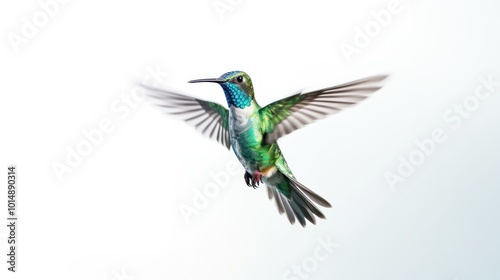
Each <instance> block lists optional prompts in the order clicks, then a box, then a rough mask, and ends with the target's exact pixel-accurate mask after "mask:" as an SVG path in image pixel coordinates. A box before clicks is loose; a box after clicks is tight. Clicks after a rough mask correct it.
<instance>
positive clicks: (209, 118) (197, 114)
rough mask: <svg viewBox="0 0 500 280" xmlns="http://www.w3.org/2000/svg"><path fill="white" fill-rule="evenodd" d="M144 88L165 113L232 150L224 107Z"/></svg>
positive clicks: (181, 95) (227, 114)
mask: <svg viewBox="0 0 500 280" xmlns="http://www.w3.org/2000/svg"><path fill="white" fill-rule="evenodd" d="M142 86H143V87H144V88H146V89H147V90H149V93H148V95H149V96H150V97H152V98H153V99H154V100H156V102H155V103H156V105H157V106H158V107H160V108H161V109H162V111H163V112H164V113H166V114H169V115H173V116H176V117H179V118H181V119H182V120H184V121H185V122H187V123H189V124H191V125H193V126H194V127H195V128H196V130H198V131H199V132H201V133H202V134H203V135H205V136H208V137H209V138H211V139H214V140H217V141H218V142H219V143H221V144H222V145H223V146H225V147H226V148H227V149H230V143H229V130H228V116H229V112H228V110H227V109H226V108H224V107H223V106H222V105H220V104H217V103H214V102H210V101H205V100H201V99H197V98H194V97H190V96H186V95H183V94H179V93H176V92H173V91H170V90H165V89H158V88H152V87H148V86H145V85H142Z"/></svg>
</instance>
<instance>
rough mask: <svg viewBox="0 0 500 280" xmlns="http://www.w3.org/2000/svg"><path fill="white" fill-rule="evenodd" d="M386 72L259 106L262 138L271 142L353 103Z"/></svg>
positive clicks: (384, 76) (378, 86)
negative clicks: (263, 134) (263, 135)
mask: <svg viewBox="0 0 500 280" xmlns="http://www.w3.org/2000/svg"><path fill="white" fill-rule="evenodd" d="M385 78H387V75H380V76H372V77H367V78H364V79H360V80H356V81H352V82H349V83H345V84H342V85H338V86H333V87H328V88H324V89H320V90H316V91H312V92H307V93H298V94H295V95H292V96H290V97H287V98H284V99H281V100H278V101H275V102H273V103H271V104H269V105H267V106H265V107H263V108H261V109H260V111H259V113H260V115H261V119H262V125H263V130H264V132H265V133H266V134H265V138H264V142H265V143H267V144H272V143H274V142H276V140H278V139H279V138H280V137H282V136H284V135H287V134H289V133H291V132H293V131H295V130H297V129H299V128H301V127H303V126H305V125H307V124H310V123H312V122H314V121H316V120H318V119H322V118H324V117H326V116H328V115H333V114H335V113H338V112H340V111H341V110H343V109H345V108H348V107H351V106H354V105H356V104H357V103H359V102H360V101H362V100H364V99H365V98H367V97H368V96H369V95H370V94H371V93H373V92H375V91H377V90H379V89H380V88H382V86H380V85H377V83H379V82H381V81H383V80H384V79H385Z"/></svg>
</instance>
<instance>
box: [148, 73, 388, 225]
mask: <svg viewBox="0 0 500 280" xmlns="http://www.w3.org/2000/svg"><path fill="white" fill-rule="evenodd" d="M386 77H387V75H378V76H371V77H367V78H363V79H359V80H355V81H351V82H348V83H344V84H341V85H336V86H331V87H327V88H323V89H320V90H314V91H309V92H299V93H296V94H293V95H291V96H289V97H286V98H283V99H280V100H278V101H275V102H272V103H270V104H269V105H267V106H264V107H261V106H260V105H259V104H258V103H257V100H256V99H255V93H254V88H253V84H252V80H251V79H250V76H249V75H248V74H247V73H245V72H243V71H231V72H227V73H224V74H222V76H220V77H219V78H210V79H198V80H191V81H189V83H216V84H219V86H221V87H222V90H223V91H224V95H225V97H226V101H227V108H226V107H224V106H222V105H220V104H218V103H215V102H211V101H206V100H202V99H198V98H194V97H190V96H188V95H185V94H182V93H179V92H175V91H172V90H166V89H159V88H152V87H148V86H144V87H145V88H146V89H148V90H149V96H150V97H152V98H154V99H155V100H156V101H157V105H158V106H159V107H160V108H161V109H162V110H163V111H164V112H165V113H167V114H170V115H174V116H178V117H180V118H181V119H183V120H184V121H186V122H187V123H188V124H191V125H193V126H194V127H195V128H196V129H197V130H198V131H199V132H201V133H202V134H204V135H206V136H208V137H210V138H212V139H214V140H216V141H218V142H219V143H220V144H222V145H223V146H224V147H226V148H227V149H228V150H230V149H231V148H232V149H233V151H234V153H235V155H236V157H237V158H238V160H239V162H240V163H241V164H242V165H243V167H244V169H245V174H244V176H243V178H244V180H245V183H246V185H247V186H249V187H253V188H254V189H255V188H257V187H258V186H259V185H260V184H261V183H263V184H264V185H265V186H266V187H267V194H268V197H269V199H270V200H274V201H275V204H276V207H277V208H278V212H279V213H280V214H283V213H286V217H287V218H288V221H289V222H290V224H292V225H293V224H294V223H295V221H296V220H297V221H298V222H299V223H300V224H301V225H302V227H305V226H306V220H307V221H309V222H310V223H312V224H316V218H315V216H316V217H318V218H321V219H325V215H324V214H323V213H322V212H321V211H320V210H319V209H318V205H319V206H322V207H325V208H328V207H331V204H330V203H329V202H328V201H327V200H325V199H324V198H322V197H321V196H320V195H318V194H316V193H315V192H313V191H312V190H311V189H309V188H307V187H306V186H305V185H304V184H302V183H300V182H299V181H298V180H297V178H296V177H295V176H294V175H293V173H292V171H291V169H290V167H289V166H288V164H287V162H286V160H285V158H284V156H283V154H282V152H281V149H280V147H279V145H278V142H277V141H278V139H280V138H281V137H283V136H285V135H287V134H289V133H291V132H293V131H295V130H297V129H299V128H301V127H303V126H305V125H307V124H310V123H312V122H314V121H316V120H319V119H322V118H324V117H326V116H328V115H332V114H335V113H338V112H339V111H342V110H343V109H345V108H347V107H351V106H353V105H355V104H357V103H359V102H360V101H362V100H364V99H365V98H367V97H368V96H369V95H370V94H371V93H373V92H375V91H377V90H379V89H380V88H381V86H380V85H377V83H380V82H382V81H383V80H384V79H385V78H386ZM308 144H309V143H308ZM308 144H306V145H308ZM306 147H307V146H306Z"/></svg>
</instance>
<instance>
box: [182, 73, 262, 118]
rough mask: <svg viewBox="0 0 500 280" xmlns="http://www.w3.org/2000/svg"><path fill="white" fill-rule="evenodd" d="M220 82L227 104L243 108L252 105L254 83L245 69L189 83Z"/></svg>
mask: <svg viewBox="0 0 500 280" xmlns="http://www.w3.org/2000/svg"><path fill="white" fill-rule="evenodd" d="M202 82H211V83H218V84H219V85H220V86H221V87H222V89H223V90H224V94H225V95H226V100H227V105H228V106H229V107H231V105H232V106H235V107H237V108H240V109H243V108H245V107H248V106H250V105H251V103H252V100H253V99H254V93H253V85H252V80H251V79H250V76H248V74H247V73H245V72H243V71H231V72H227V73H224V74H222V76H220V78H214V79H199V80H192V81H189V83H202Z"/></svg>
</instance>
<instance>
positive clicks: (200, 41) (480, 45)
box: [0, 0, 500, 280]
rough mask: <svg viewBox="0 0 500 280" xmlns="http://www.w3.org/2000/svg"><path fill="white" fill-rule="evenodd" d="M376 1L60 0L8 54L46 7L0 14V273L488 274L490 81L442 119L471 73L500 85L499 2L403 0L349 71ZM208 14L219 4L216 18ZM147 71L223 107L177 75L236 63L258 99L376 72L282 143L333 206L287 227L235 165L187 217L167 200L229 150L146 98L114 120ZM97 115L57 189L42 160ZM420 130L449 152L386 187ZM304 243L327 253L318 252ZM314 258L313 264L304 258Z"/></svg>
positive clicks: (496, 101)
mask: <svg viewBox="0 0 500 280" xmlns="http://www.w3.org/2000/svg"><path fill="white" fill-rule="evenodd" d="M41 1H42V3H45V2H46V1H47V0H41ZM388 2H389V1H388V0H385V1H379V0H377V1H246V0H241V1H239V2H238V1H233V2H226V1H225V0H222V1H221V2H213V1H212V0H204V1H201V0H200V1H175V2H174V1H74V0H73V1H68V3H67V4H64V5H62V4H61V5H59V10H58V11H57V12H55V13H54V15H53V16H52V17H50V18H49V19H48V22H47V23H46V25H45V26H42V27H40V28H38V31H37V32H36V34H35V35H34V36H33V37H32V38H28V39H26V41H25V43H22V44H21V45H19V46H17V47H16V46H14V45H13V44H12V43H11V41H10V39H9V38H11V37H12V36H13V35H12V34H14V33H15V34H17V35H18V36H22V28H23V25H24V24H25V23H24V22H23V18H24V17H26V18H27V19H28V20H29V21H31V22H33V16H34V15H35V14H36V13H38V12H40V11H43V10H42V8H41V6H40V4H38V2H37V1H16V2H15V3H14V2H12V1H9V2H7V1H3V2H2V4H0V22H1V24H0V28H1V31H0V32H1V34H3V35H2V36H3V37H2V38H3V40H2V41H0V74H1V77H2V78H1V79H0V80H1V83H0V91H1V95H0V96H1V97H0V104H1V105H0V106H1V109H0V123H1V126H0V129H1V135H2V136H1V138H0V139H1V140H0V167H1V169H2V170H3V171H1V172H2V173H3V174H5V175H2V176H1V178H3V179H2V181H3V183H2V186H4V187H2V191H1V192H0V193H1V198H0V209H1V211H0V213H2V214H1V215H0V216H2V217H6V215H7V213H6V212H7V211H6V209H7V206H6V200H7V195H6V167H7V166H8V165H9V164H15V165H17V169H18V177H19V180H18V188H19V189H18V217H19V221H18V223H19V226H18V230H19V231H18V242H19V244H18V252H17V254H18V266H17V270H18V272H17V273H15V274H14V273H11V272H8V271H7V264H6V263H5V262H4V261H2V265H0V271H1V272H0V273H1V274H0V275H2V276H1V278H2V279H9V280H10V279H54V280H55V279H74V280H79V279H82V280H83V279H93V280H96V279H97V280H98V279H107V280H109V279H115V280H129V279H136V280H141V279H142V280H146V279H148V280H155V279H302V278H306V277H307V279H346V280H356V279H386V280H387V279H394V280H396V279H426V280H431V279H440V280H446V279H460V280H462V279H475V280H478V279H481V280H486V279H499V278H500V269H499V267H498V264H499V263H500V239H499V236H500V223H499V221H500V220H499V219H500V216H499V215H500V214H499V213H500V206H499V203H498V197H499V195H500V189H499V183H500V173H499V171H500V170H499V166H500V148H499V147H498V146H499V143H500V133H499V130H498V128H499V125H500V118H499V117H500V110H498V108H499V107H500V87H498V86H497V87H496V88H495V92H494V93H493V94H491V96H490V97H489V98H487V99H486V100H482V101H480V104H479V105H478V107H477V110H475V111H473V112H468V113H470V114H469V116H468V118H466V119H464V120H463V122H462V123H461V125H460V126H458V127H456V128H454V126H453V124H455V123H454V122H447V121H446V120H445V119H444V118H443V114H445V113H446V112H447V111H448V110H450V109H453V106H454V104H456V103H458V104H461V103H462V102H463V101H464V99H465V98H468V97H469V98H470V97H471V96H473V94H474V92H475V89H476V87H478V86H479V85H481V83H480V80H479V77H481V76H482V77H488V76H489V75H491V76H492V77H493V79H495V80H497V81H498V80H500V71H499V70H500V69H499V65H500V55H499V50H500V40H499V39H498V38H499V35H498V34H499V33H498V27H499V26H500V20H499V17H498V11H499V8H500V7H499V5H498V1H493V0H491V1H486V0H484V1H476V2H470V1H428V0H422V1H409V0H405V1H403V0H401V2H400V6H401V9H402V10H401V12H399V13H397V14H392V17H391V20H390V22H389V23H388V24H387V26H386V27H382V28H381V30H380V32H378V33H377V34H376V35H374V36H373V37H370V42H369V43H368V44H367V45H366V46H364V47H362V48H360V51H359V53H356V54H353V55H352V56H350V58H351V59H350V61H348V59H346V56H345V55H344V54H343V52H342V49H341V48H340V45H341V43H342V42H345V43H348V44H351V45H353V44H354V38H355V36H356V28H360V29H364V28H365V27H366V25H367V24H370V21H373V15H372V14H371V13H372V12H375V13H379V11H380V10H387V5H388ZM214 3H226V4H227V3H229V4H227V5H233V6H230V7H232V8H231V10H228V11H226V12H224V13H222V14H220V13H218V12H217V10H216V9H215V8H214V6H213V4H214ZM16 49H17V51H16ZM148 67H151V68H155V67H159V68H160V69H162V71H163V72H168V73H169V75H168V77H166V78H165V79H164V80H163V83H162V85H163V86H165V87H173V88H178V89H180V90H182V91H184V92H188V93H190V94H191V95H194V96H198V97H202V98H206V99H209V100H213V101H217V102H220V103H222V104H225V103H224V102H225V100H224V96H223V94H222V90H221V89H220V88H219V87H218V86H217V85H212V84H196V85H194V84H187V83H186V81H187V80H191V79H196V78H209V77H218V76H220V75H221V74H222V73H224V72H227V71H230V70H244V71H246V72H247V73H248V74H249V75H251V77H252V79H253V84H254V87H255V90H256V96H257V100H258V101H259V103H260V104H261V105H265V104H267V103H269V102H272V101H273V100H276V99H278V98H281V97H284V96H287V95H289V94H292V93H295V92H297V91H298V90H301V89H303V88H318V87H321V86H328V85H334V84H337V83H342V82H347V81H349V80H351V79H356V78H361V77H364V76H367V75H374V74H380V73H389V74H391V77H390V80H388V81H387V83H386V86H385V87H384V88H383V89H382V90H381V91H379V92H377V93H376V95H375V96H374V97H373V98H371V99H369V100H368V101H366V102H364V103H363V104H361V105H359V106H357V107H355V108H352V109H349V110H348V111H345V112H343V113H341V114H339V115H336V116H333V117H331V118H329V119H327V120H323V121H321V122H318V123H315V124H313V125H310V126H308V127H306V128H304V129H301V130H300V131H297V132H294V133H293V134H291V135H289V136H287V137H285V138H283V139H281V140H280V145H281V148H282V150H283V152H284V155H285V156H286V158H287V161H288V163H289V164H290V166H291V168H292V170H293V172H294V173H295V175H296V176H297V177H298V178H299V180H300V181H301V182H303V183H304V184H306V185H307V186H309V187H310V188H312V189H313V190H314V191H316V192H318V193H319V194H320V195H322V196H323V197H325V198H327V199H328V200H329V201H330V202H331V203H332V205H333V207H332V208H331V209H325V210H324V213H325V215H326V216H327V220H319V221H318V223H317V225H316V226H314V225H308V226H307V227H306V228H305V229H304V228H302V227H300V226H299V225H294V226H291V225H290V224H289V223H288V222H287V221H286V219H285V217H283V216H280V215H278V212H277V211H276V209H275V206H274V205H273V203H271V202H269V201H268V199H267V196H266V192H265V188H263V187H261V188H259V189H257V190H253V189H252V188H248V187H246V185H245V184H244V181H243V173H242V172H241V171H240V173H238V174H236V175H231V176H230V183H229V184H228V186H226V187H225V188H222V189H221V190H220V192H219V193H218V194H217V195H215V197H213V198H211V199H209V202H208V205H206V206H205V207H204V208H203V209H201V210H200V211H199V213H198V214H197V215H192V216H190V217H189V221H190V222H189V223H187V222H186V219H185V218H184V217H183V214H182V212H181V211H180V207H181V205H192V200H193V198H194V197H195V192H196V191H203V189H204V187H205V186H207V185H208V184H211V183H214V179H213V178H212V177H211V175H210V174H213V173H215V174H220V173H221V172H223V173H225V174H229V173H228V171H227V167H226V166H227V164H228V163H230V162H234V161H235V157H234V155H233V154H232V152H228V151H227V150H225V149H224V148H223V147H222V146H220V145H219V144H217V143H216V142H214V141H210V140H209V139H206V138H203V137H202V136H200V135H199V134H198V133H197V132H196V131H194V129H193V128H191V127H189V126H187V125H185V124H184V123H183V122H180V121H177V120H174V119H172V118H169V117H168V116H164V115H162V114H161V113H160V112H158V111H157V110H156V109H155V108H153V107H152V106H150V104H149V102H147V101H142V102H138V103H137V107H136V108H131V109H130V113H129V114H128V115H127V116H126V117H124V116H123V115H121V114H120V113H117V112H116V110H113V109H112V106H113V104H115V103H116V102H121V101H120V100H121V96H122V95H123V96H130V94H131V91H132V90H133V89H134V88H135V87H136V83H137V82H138V81H140V80H141V79H142V78H143V77H144V76H145V75H147V73H148V72H147V70H146V69H148ZM119 104H121V105H123V103H119ZM134 106H135V105H134ZM103 119H110V120H111V121H112V123H113V128H114V129H113V131H112V132H110V133H106V134H105V135H104V136H103V140H102V143H101V144H99V145H97V146H94V147H93V149H92V151H91V152H90V153H89V154H88V155H87V156H85V157H84V158H83V159H82V161H81V163H80V164H78V165H77V166H76V167H74V168H72V172H68V173H65V174H64V175H63V176H62V180H61V181H60V180H58V177H57V175H56V173H55V172H54V169H53V164H54V162H58V163H61V164H65V161H66V159H65V158H66V156H67V154H68V152H67V147H70V148H73V149H75V147H76V146H77V145H78V143H80V142H81V141H85V136H84V135H83V132H82V131H83V130H93V129H97V128H98V127H99V123H100V122H101V121H102V120H103ZM436 128H438V129H442V130H443V131H444V133H445V135H446V141H445V142H444V143H441V144H437V145H436V148H435V150H434V151H433V153H431V155H430V156H428V157H426V158H425V160H424V162H423V163H422V164H421V165H420V166H417V167H415V170H414V172H413V173H412V174H411V175H410V176H408V177H407V178H405V180H404V182H401V183H398V184H396V185H395V186H394V188H392V189H391V187H390V185H389V184H388V183H387V181H386V178H385V174H386V173H387V172H393V173H394V174H397V172H398V171H397V170H398V166H399V165H400V159H399V158H400V157H403V158H406V159H407V158H408V157H409V155H410V153H412V152H414V151H415V150H417V149H418V148H417V146H416V145H415V143H414V142H415V141H416V140H419V139H420V140H422V139H424V138H429V137H430V136H431V133H432V131H433V130H434V129H436ZM2 221H4V218H2ZM4 223H5V224H6V221H5V222H2V226H1V227H0V241H1V245H0V249H1V252H2V253H1V254H2V257H0V259H1V260H4V259H6V256H5V255H6V253H7V246H6V245H7V244H6V238H7V236H8V233H7V228H6V227H5V226H4ZM318 238H319V239H321V240H328V239H330V240H331V241H332V242H335V244H336V246H337V248H335V249H334V250H333V252H331V253H327V251H325V250H324V249H322V248H321V247H320V246H321V245H320V244H321V242H319V241H318ZM318 248H319V249H318ZM317 250H322V251H321V254H323V255H322V256H324V255H325V254H326V256H327V257H326V258H325V259H324V260H322V261H318V260H315V259H313V258H314V256H315V252H316V251H317ZM303 265H305V266H306V267H305V270H304V267H303ZM294 266H301V267H302V268H301V269H302V271H306V270H308V271H309V272H307V271H306V274H304V275H302V276H299V275H294V274H293V273H291V272H290V271H291V269H292V268H293V267H294ZM3 275H5V276H3Z"/></svg>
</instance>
